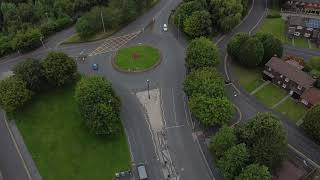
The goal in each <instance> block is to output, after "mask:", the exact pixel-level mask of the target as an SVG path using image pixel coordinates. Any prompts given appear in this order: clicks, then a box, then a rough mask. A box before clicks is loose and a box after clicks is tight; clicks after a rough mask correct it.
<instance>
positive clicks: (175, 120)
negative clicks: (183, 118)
mask: <svg viewBox="0 0 320 180" xmlns="http://www.w3.org/2000/svg"><path fill="white" fill-rule="evenodd" d="M171 92H172V102H173V113H174V122H175V124H176V125H178V122H177V113H176V104H175V102H174V91H173V88H171Z"/></svg>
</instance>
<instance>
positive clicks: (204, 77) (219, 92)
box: [184, 68, 225, 98]
mask: <svg viewBox="0 0 320 180" xmlns="http://www.w3.org/2000/svg"><path fill="white" fill-rule="evenodd" d="M184 91H185V92H186V94H187V96H189V97H190V96H193V95H195V94H201V95H204V96H208V97H215V98H217V97H223V96H224V95H225V93H224V80H223V78H222V76H221V75H220V74H219V73H218V71H217V70H216V69H215V68H202V69H198V70H194V71H191V73H190V74H188V75H187V77H186V79H185V81H184Z"/></svg>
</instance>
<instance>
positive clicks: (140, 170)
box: [137, 164, 148, 180]
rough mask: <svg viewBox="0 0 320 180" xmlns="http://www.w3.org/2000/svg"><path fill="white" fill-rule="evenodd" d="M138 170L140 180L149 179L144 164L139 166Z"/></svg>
mask: <svg viewBox="0 0 320 180" xmlns="http://www.w3.org/2000/svg"><path fill="white" fill-rule="evenodd" d="M137 169H138V175H139V179H140V180H145V179H148V175H147V171H146V167H145V165H144V164H138V166H137Z"/></svg>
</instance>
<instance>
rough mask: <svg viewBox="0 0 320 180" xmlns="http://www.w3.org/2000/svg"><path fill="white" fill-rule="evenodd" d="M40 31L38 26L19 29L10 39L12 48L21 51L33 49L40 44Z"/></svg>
mask: <svg viewBox="0 0 320 180" xmlns="http://www.w3.org/2000/svg"><path fill="white" fill-rule="evenodd" d="M40 37H41V33H40V30H39V29H38V28H29V29H27V30H26V31H19V32H18V33H17V34H16V36H15V37H14V38H13V40H12V48H13V49H16V50H21V51H22V52H26V51H30V50H33V49H35V48H37V47H39V46H41V41H40Z"/></svg>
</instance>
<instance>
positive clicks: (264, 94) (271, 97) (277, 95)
mask: <svg viewBox="0 0 320 180" xmlns="http://www.w3.org/2000/svg"><path fill="white" fill-rule="evenodd" d="M287 94H288V93H287V91H285V90H283V89H281V88H280V87H278V86H276V85H274V84H268V85H266V86H264V87H263V88H262V89H260V90H259V91H258V92H257V93H256V94H255V96H256V98H257V99H258V100H259V101H260V102H262V103H263V104H265V105H266V106H267V107H269V108H271V107H272V106H273V105H275V104H276V103H278V102H279V101H280V100H281V99H283V98H284V97H285V96H286V95H287Z"/></svg>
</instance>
